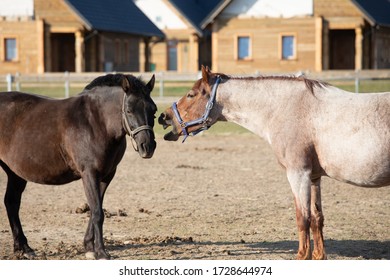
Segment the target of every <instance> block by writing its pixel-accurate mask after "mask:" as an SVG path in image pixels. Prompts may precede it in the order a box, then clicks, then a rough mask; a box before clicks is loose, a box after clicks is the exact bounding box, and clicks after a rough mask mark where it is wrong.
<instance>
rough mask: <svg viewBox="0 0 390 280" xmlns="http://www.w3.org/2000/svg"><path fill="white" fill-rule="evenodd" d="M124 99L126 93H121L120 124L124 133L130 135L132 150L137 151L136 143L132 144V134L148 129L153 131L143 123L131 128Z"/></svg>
mask: <svg viewBox="0 0 390 280" xmlns="http://www.w3.org/2000/svg"><path fill="white" fill-rule="evenodd" d="M125 100H126V93H125V94H124V95H123V101H122V126H123V128H124V130H125V131H126V134H127V135H129V136H130V137H131V145H132V146H133V148H134V150H136V151H138V147H137V145H135V146H134V142H133V140H134V136H135V135H136V134H137V133H138V132H140V131H142V130H150V131H152V132H153V127H151V126H150V125H147V124H145V125H141V126H139V127H137V128H136V129H134V130H131V128H130V124H129V121H128V119H127V118H126V113H125Z"/></svg>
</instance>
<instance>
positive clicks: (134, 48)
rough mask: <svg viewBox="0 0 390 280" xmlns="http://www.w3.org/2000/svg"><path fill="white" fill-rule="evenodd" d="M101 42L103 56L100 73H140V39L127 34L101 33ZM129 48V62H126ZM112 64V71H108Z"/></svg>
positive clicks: (100, 62)
mask: <svg viewBox="0 0 390 280" xmlns="http://www.w3.org/2000/svg"><path fill="white" fill-rule="evenodd" d="M99 40H100V41H101V43H100V47H99V48H100V51H101V52H102V56H101V57H100V61H99V70H100V71H107V70H108V71H109V70H112V71H122V72H126V71H137V72H138V71H139V69H140V66H141V65H140V64H141V61H140V45H141V44H140V37H136V36H133V37H131V36H129V35H127V34H119V33H110V32H104V33H100V37H99ZM126 46H127V48H128V50H127V55H129V57H128V61H126V54H125V52H126V50H125V48H126ZM107 63H109V64H111V66H112V69H107V68H106V67H107V66H108V65H105V64H107Z"/></svg>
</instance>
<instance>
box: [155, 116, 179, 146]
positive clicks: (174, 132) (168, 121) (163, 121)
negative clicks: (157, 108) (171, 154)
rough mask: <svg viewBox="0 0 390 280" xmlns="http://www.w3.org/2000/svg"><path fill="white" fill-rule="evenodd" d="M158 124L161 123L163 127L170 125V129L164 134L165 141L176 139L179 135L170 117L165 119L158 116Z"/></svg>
mask: <svg viewBox="0 0 390 280" xmlns="http://www.w3.org/2000/svg"><path fill="white" fill-rule="evenodd" d="M158 122H159V124H161V125H162V127H163V128H164V129H167V128H168V127H172V130H171V131H170V132H168V133H166V134H165V135H164V140H167V141H177V140H178V139H179V137H180V135H179V133H178V132H177V130H176V127H175V125H174V123H173V121H172V120H171V119H166V118H163V117H162V116H160V118H159V119H158Z"/></svg>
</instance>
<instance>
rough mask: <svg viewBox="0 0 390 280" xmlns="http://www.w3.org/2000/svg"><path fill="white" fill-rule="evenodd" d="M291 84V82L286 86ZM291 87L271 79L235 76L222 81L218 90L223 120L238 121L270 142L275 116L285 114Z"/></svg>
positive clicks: (218, 100) (218, 101)
mask: <svg viewBox="0 0 390 280" xmlns="http://www.w3.org/2000/svg"><path fill="white" fill-rule="evenodd" d="M287 86H288V85H287ZM286 90H290V89H288V88H287V87H286V88H285V90H283V86H282V85H281V84H278V83H277V82H276V81H272V80H271V79H269V80H268V79H264V80H263V79H244V78H242V79H241V78H233V79H229V80H228V81H227V82H225V83H223V84H221V85H220V86H219V88H218V92H217V103H218V104H219V106H220V110H219V111H220V112H221V115H220V117H219V119H220V120H226V121H229V122H233V123H236V124H238V125H240V126H242V127H244V128H246V129H248V130H250V131H252V132H253V133H255V134H257V135H259V136H261V137H263V138H264V139H266V140H267V141H268V142H271V139H270V134H271V133H272V131H271V129H272V128H273V127H272V126H273V124H272V121H271V120H272V119H273V118H274V116H275V115H277V114H283V108H286V106H287V104H288V102H289V101H290V100H289V98H286V94H284V96H283V93H285V92H284V91H286Z"/></svg>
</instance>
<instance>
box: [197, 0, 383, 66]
mask: <svg viewBox="0 0 390 280" xmlns="http://www.w3.org/2000/svg"><path fill="white" fill-rule="evenodd" d="M226 3H227V4H226ZM224 4H225V7H223V8H221V9H216V10H215V13H212V14H210V15H209V17H208V18H207V19H205V20H204V22H203V26H206V25H208V26H211V28H212V64H211V65H212V68H213V70H215V71H222V72H233V73H253V72H256V71H260V72H264V71H266V72H291V71H307V70H308V71H322V70H332V69H357V70H358V69H381V68H390V53H389V52H390V51H389V50H390V16H389V15H390V2H388V1H387V0H376V1H370V0H295V1H294V4H292V2H291V1H289V0H230V1H229V0H227V1H225V2H224Z"/></svg>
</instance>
